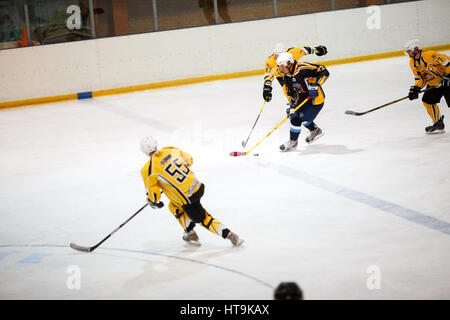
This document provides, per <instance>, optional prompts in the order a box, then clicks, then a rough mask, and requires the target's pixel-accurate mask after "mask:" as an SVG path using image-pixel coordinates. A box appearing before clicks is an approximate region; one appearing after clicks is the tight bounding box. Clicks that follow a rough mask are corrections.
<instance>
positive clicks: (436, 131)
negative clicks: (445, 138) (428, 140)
mask: <svg viewBox="0 0 450 320" xmlns="http://www.w3.org/2000/svg"><path fill="white" fill-rule="evenodd" d="M425 133H426V134H428V135H430V136H431V135H433V134H441V133H445V130H435V131H433V132H426V131H425Z"/></svg>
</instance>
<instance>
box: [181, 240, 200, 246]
mask: <svg viewBox="0 0 450 320" xmlns="http://www.w3.org/2000/svg"><path fill="white" fill-rule="evenodd" d="M184 241H185V242H186V243H187V244H190V245H193V246H196V247H200V246H201V245H202V244H201V243H200V241H198V240H197V241H194V240H190V241H186V240H184Z"/></svg>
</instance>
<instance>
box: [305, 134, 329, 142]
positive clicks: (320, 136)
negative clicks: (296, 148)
mask: <svg viewBox="0 0 450 320" xmlns="http://www.w3.org/2000/svg"><path fill="white" fill-rule="evenodd" d="M324 134H325V133H323V132H322V133H321V134H319V135H318V136H316V137H315V138H314V139H313V140H311V141H306V143H307V144H311V143H313V142H314V141H317V140H319V139H320V138H322V137H323V136H324Z"/></svg>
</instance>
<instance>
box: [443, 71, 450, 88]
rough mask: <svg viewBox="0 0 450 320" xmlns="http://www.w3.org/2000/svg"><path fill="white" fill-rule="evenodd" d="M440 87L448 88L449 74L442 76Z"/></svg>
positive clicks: (449, 82)
mask: <svg viewBox="0 0 450 320" xmlns="http://www.w3.org/2000/svg"><path fill="white" fill-rule="evenodd" d="M442 86H443V87H444V88H447V89H448V88H450V74H444V75H443V76H442Z"/></svg>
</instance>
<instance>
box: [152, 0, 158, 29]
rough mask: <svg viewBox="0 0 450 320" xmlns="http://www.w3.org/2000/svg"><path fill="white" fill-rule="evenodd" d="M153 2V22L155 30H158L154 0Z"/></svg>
mask: <svg viewBox="0 0 450 320" xmlns="http://www.w3.org/2000/svg"><path fill="white" fill-rule="evenodd" d="M152 2H153V23H154V25H155V31H158V10H157V8H156V0H152Z"/></svg>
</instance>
